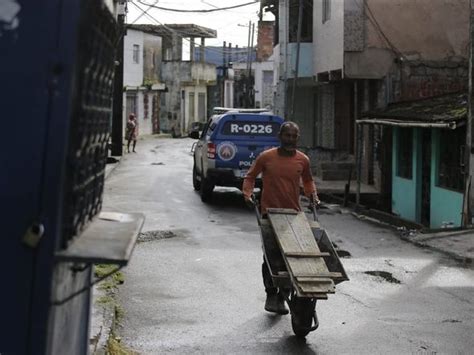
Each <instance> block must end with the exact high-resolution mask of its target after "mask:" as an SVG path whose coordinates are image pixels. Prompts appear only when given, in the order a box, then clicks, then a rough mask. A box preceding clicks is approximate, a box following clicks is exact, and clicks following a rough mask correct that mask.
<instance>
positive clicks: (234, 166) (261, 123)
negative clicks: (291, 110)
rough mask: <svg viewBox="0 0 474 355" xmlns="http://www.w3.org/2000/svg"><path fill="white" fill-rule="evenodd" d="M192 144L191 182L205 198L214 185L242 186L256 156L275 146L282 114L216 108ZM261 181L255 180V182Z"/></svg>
mask: <svg viewBox="0 0 474 355" xmlns="http://www.w3.org/2000/svg"><path fill="white" fill-rule="evenodd" d="M216 112H219V114H214V115H213V116H212V117H211V118H210V119H209V121H208V122H207V123H206V124H205V126H204V128H203V131H202V133H201V135H200V136H199V133H198V132H196V131H195V132H191V133H190V134H189V136H190V137H191V138H195V139H198V138H199V140H198V141H197V142H196V143H195V144H194V146H193V155H194V166H193V186H194V189H195V190H198V191H199V192H200V194H201V200H202V201H203V202H207V201H209V200H210V198H211V196H212V191H213V190H214V187H215V186H229V187H237V188H239V189H241V188H242V182H243V178H244V176H245V175H246V173H247V171H248V169H249V168H250V166H251V165H252V163H253V161H254V160H255V159H256V158H257V156H258V155H259V154H260V153H261V152H263V151H264V150H266V149H269V148H272V147H275V146H278V144H279V141H278V132H279V130H280V125H281V124H282V123H283V118H281V117H279V116H275V115H273V114H272V113H271V112H270V111H267V110H254V109H225V108H218V110H217V111H216ZM260 184H261V181H260V180H257V182H256V186H260Z"/></svg>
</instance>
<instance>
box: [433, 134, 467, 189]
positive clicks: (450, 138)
mask: <svg viewBox="0 0 474 355" xmlns="http://www.w3.org/2000/svg"><path fill="white" fill-rule="evenodd" d="M465 144H466V129H465V128H458V129H455V130H454V131H452V130H441V132H440V139H439V155H438V161H439V165H438V174H437V186H439V187H443V188H447V189H451V190H456V191H460V192H462V191H463V190H464V174H463V157H464V148H465Z"/></svg>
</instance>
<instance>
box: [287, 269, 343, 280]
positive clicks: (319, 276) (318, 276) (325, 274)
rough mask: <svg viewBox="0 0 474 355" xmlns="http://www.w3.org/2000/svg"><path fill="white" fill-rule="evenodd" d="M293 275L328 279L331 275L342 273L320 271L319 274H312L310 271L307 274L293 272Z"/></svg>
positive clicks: (338, 275)
mask: <svg viewBox="0 0 474 355" xmlns="http://www.w3.org/2000/svg"><path fill="white" fill-rule="evenodd" d="M293 276H294V277H295V278H299V277H316V278H328V279H331V278H333V277H342V274H341V273H340V272H329V271H328V272H326V273H320V274H317V275H314V274H311V273H309V274H308V273H307V274H303V273H301V274H295V273H294V274H293Z"/></svg>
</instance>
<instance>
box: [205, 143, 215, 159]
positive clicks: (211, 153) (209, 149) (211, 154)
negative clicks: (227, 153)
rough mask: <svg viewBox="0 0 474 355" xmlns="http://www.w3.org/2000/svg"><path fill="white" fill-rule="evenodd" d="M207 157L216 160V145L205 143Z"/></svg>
mask: <svg viewBox="0 0 474 355" xmlns="http://www.w3.org/2000/svg"><path fill="white" fill-rule="evenodd" d="M207 157H208V158H209V159H216V145H215V144H214V143H207Z"/></svg>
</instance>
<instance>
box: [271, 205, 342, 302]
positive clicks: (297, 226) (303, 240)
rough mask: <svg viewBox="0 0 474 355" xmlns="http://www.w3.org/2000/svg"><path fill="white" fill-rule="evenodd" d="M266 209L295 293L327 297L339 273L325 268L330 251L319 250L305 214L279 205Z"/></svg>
mask: <svg viewBox="0 0 474 355" xmlns="http://www.w3.org/2000/svg"><path fill="white" fill-rule="evenodd" d="M267 212H268V219H269V220H270V224H271V226H272V228H273V231H274V233H275V238H276V240H277V243H278V245H279V246H280V249H281V252H282V255H283V259H284V260H285V263H286V266H287V268H288V271H289V274H290V277H291V279H292V282H293V284H294V285H295V286H296V287H295V289H296V292H297V294H298V296H300V297H314V298H319V299H327V294H328V293H334V292H335V285H334V281H333V280H332V277H337V276H339V275H336V274H337V273H334V272H330V271H329V270H328V268H327V265H326V262H325V261H324V258H325V257H328V256H329V254H328V253H322V252H321V251H320V249H319V247H318V243H317V242H316V240H315V239H314V236H313V232H312V230H311V226H310V224H309V222H308V219H307V218H306V216H305V214H304V213H303V212H297V211H295V210H292V209H280V208H270V209H268V210H267Z"/></svg>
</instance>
